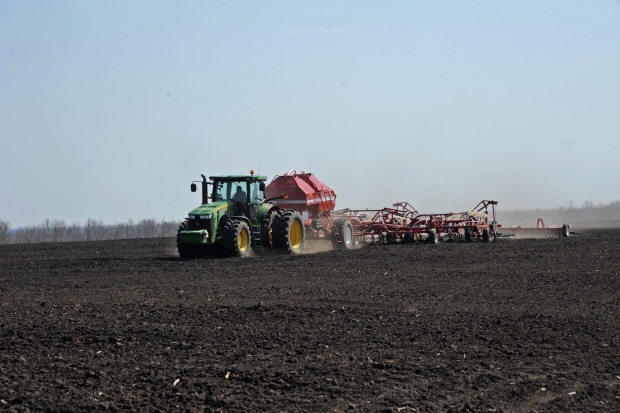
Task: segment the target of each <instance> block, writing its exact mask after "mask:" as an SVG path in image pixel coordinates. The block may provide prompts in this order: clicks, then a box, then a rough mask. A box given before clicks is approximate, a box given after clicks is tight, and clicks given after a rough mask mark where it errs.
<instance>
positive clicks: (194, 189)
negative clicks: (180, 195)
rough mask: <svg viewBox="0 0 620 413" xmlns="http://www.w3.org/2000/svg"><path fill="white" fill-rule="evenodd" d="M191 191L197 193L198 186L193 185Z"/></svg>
mask: <svg viewBox="0 0 620 413" xmlns="http://www.w3.org/2000/svg"><path fill="white" fill-rule="evenodd" d="M190 189H191V190H192V192H196V184H192V186H190Z"/></svg>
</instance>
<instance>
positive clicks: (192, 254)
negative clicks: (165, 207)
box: [177, 221, 204, 259]
mask: <svg viewBox="0 0 620 413" xmlns="http://www.w3.org/2000/svg"><path fill="white" fill-rule="evenodd" d="M188 228H189V222H187V221H183V222H182V223H181V225H179V230H178V231H177V251H178V252H179V257H181V258H190V259H191V258H198V257H201V256H202V255H203V253H204V247H203V246H202V245H196V244H186V243H183V242H181V231H184V230H186V229H188Z"/></svg>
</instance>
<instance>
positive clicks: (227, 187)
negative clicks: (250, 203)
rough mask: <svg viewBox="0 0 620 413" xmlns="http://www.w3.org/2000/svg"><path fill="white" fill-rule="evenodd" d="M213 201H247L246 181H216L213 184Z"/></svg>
mask: <svg viewBox="0 0 620 413" xmlns="http://www.w3.org/2000/svg"><path fill="white" fill-rule="evenodd" d="M237 188H239V189H237ZM213 201H214V202H222V201H238V202H242V203H245V202H247V182H246V181H216V182H215V183H214V185H213Z"/></svg>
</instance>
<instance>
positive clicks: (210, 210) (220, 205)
mask: <svg viewBox="0 0 620 413" xmlns="http://www.w3.org/2000/svg"><path fill="white" fill-rule="evenodd" d="M227 207H228V202H213V203H210V204H207V205H200V206H199V207H198V208H195V209H193V210H191V211H190V212H189V215H196V216H200V215H209V214H215V213H216V212H217V211H219V210H221V209H226V208H227Z"/></svg>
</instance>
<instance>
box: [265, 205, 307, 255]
mask: <svg viewBox="0 0 620 413" xmlns="http://www.w3.org/2000/svg"><path fill="white" fill-rule="evenodd" d="M271 234H272V240H273V246H274V249H276V250H278V251H280V252H283V253H286V254H292V255H298V254H301V251H302V250H303V248H304V241H305V229H304V220H303V218H302V217H301V214H300V213H299V212H297V211H295V210H294V209H285V210H283V211H280V212H279V213H278V214H277V215H276V216H275V217H273V222H272V224H271Z"/></svg>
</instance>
